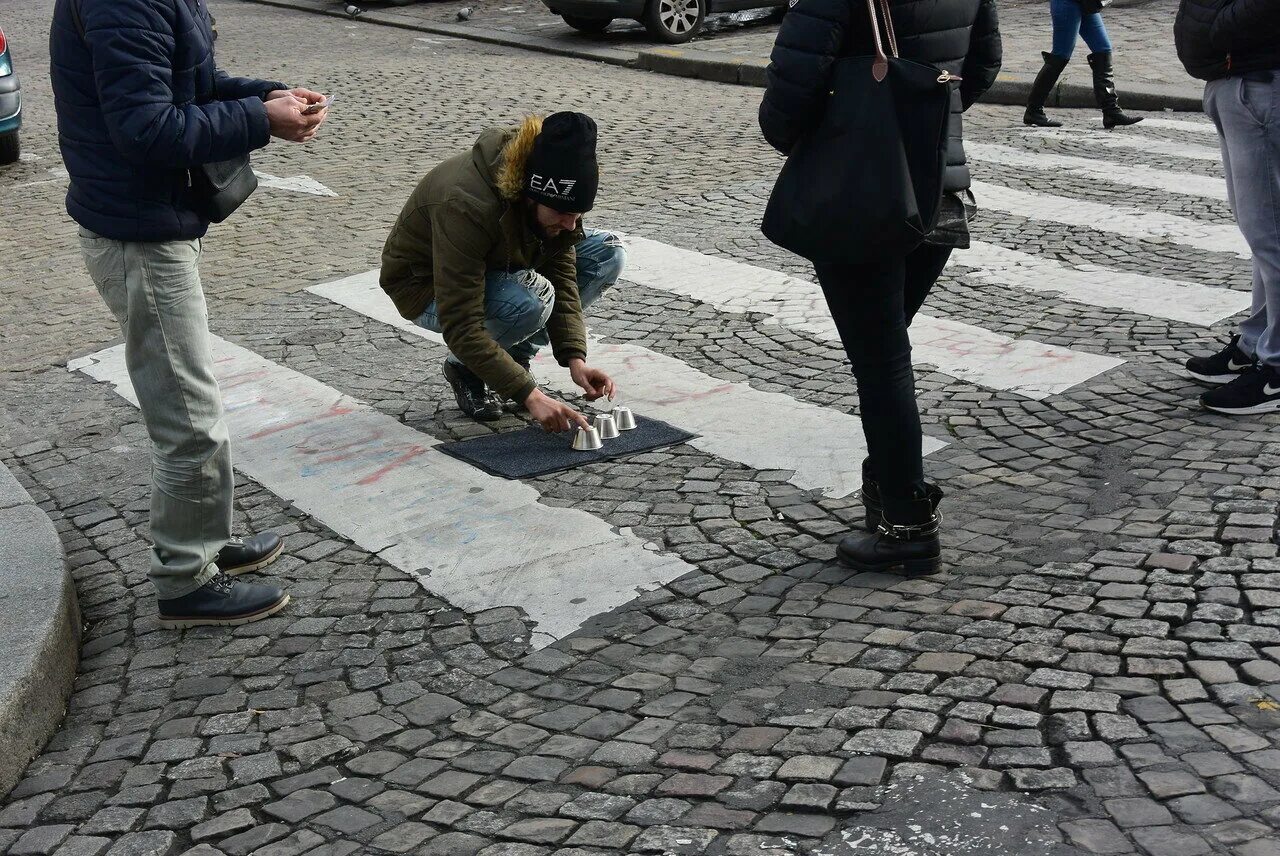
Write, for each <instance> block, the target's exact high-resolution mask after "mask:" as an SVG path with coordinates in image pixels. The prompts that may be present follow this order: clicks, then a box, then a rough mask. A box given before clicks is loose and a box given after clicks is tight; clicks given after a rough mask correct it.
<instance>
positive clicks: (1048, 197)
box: [972, 181, 1250, 259]
mask: <svg viewBox="0 0 1280 856" xmlns="http://www.w3.org/2000/svg"><path fill="white" fill-rule="evenodd" d="M972 187H973V194H974V196H976V197H977V198H978V205H979V206H985V207H987V208H994V209H995V210H997V211H1004V212H1005V213H1007V214H1013V215H1014V216H1016V217H1025V218H1027V219H1028V220H1040V221H1042V222H1049V223H1061V224H1063V225H1066V226H1079V227H1082V228H1086V229H1092V230H1095V231H1099V232H1110V233H1112V234H1115V235H1123V236H1124V237H1126V238H1138V239H1144V240H1153V241H1169V242H1172V243H1175V244H1182V245H1184V246H1188V247H1195V248H1197V249H1200V250H1206V251H1208V252H1214V253H1234V254H1235V255H1236V256H1238V257H1239V258H1242V259H1247V258H1249V257H1250V253H1249V245H1248V243H1247V242H1246V241H1245V239H1244V236H1243V235H1241V234H1240V229H1239V228H1238V227H1237V226H1236V225H1235V224H1234V223H1208V222H1205V221H1202V220H1193V219H1191V218H1189V217H1178V216H1176V215H1173V214H1162V213H1160V212H1158V211H1143V210H1141V209H1138V208H1124V207H1122V206H1119V205H1108V204H1105V203H1102V202H1093V201H1091V200H1088V199H1073V198H1070V197H1066V196H1055V195H1053V194H1050V193H1028V192H1027V191H1025V190H1015V189H1014V188H1011V187H1004V186H1002V185H999V184H988V183H987V182H985V181H974V182H973V184H972Z"/></svg>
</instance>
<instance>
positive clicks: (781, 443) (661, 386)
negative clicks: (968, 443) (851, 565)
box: [308, 271, 946, 497]
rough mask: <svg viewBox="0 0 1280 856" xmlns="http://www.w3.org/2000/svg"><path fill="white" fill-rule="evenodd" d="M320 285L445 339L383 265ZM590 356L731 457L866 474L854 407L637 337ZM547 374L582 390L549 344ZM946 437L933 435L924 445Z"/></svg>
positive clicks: (541, 369) (633, 397)
mask: <svg viewBox="0 0 1280 856" xmlns="http://www.w3.org/2000/svg"><path fill="white" fill-rule="evenodd" d="M308 291H310V292H312V293H313V294H315V295H317V296H319V297H323V298H325V299H327V300H332V301H333V302H335V303H340V304H342V305H343V306H346V307H347V308H349V309H352V310H355V311H356V312H359V313H360V314H362V315H365V316H367V317H370V318H373V319H375V320H378V321H381V322H383V323H386V324H391V325H393V326H396V327H398V328H400V329H402V330H405V331H407V332H410V333H413V334H414V335H417V336H421V337H422V338H424V339H429V340H431V341H435V342H441V343H443V339H442V337H441V336H440V335H439V334H438V333H432V332H430V331H429V330H424V329H422V328H421V327H418V326H417V325H416V324H413V323H411V322H409V321H406V320H405V319H403V318H401V317H400V316H399V314H397V312H396V310H395V307H394V306H393V305H392V303H391V301H390V300H389V299H388V298H387V296H386V295H385V294H384V293H383V291H382V289H381V288H379V287H378V278H377V271H370V272H368V273H363V274H358V275H356V276H352V277H347V278H345V279H341V280H337V281H336V282H330V283H325V284H323V285H317V286H313V287H312V288H310V289H308ZM591 364H592V365H593V366H596V367H598V368H602V369H604V370H605V371H607V372H609V374H610V375H612V376H613V378H614V380H616V381H617V382H618V384H619V387H620V390H621V397H620V399H619V400H620V401H621V402H622V403H625V404H627V405H629V406H630V407H631V408H632V409H633V410H635V411H636V412H637V413H640V414H643V415H645V416H650V417H653V418H655V419H661V420H663V421H664V422H670V423H671V424H673V425H676V426H678V427H680V428H684V429H685V430H687V431H692V432H695V433H697V434H699V435H700V436H698V437H696V438H695V439H693V440H690V441H689V444H690V445H692V446H694V447H695V448H698V449H701V450H703V451H704V452H708V453H710V454H713V455H717V456H719V457H721V458H724V459H725V460H729V461H736V462H738V463H742V464H746V465H747V466H750V467H752V468H753V469H757V470H793V471H794V475H793V476H792V477H791V483H792V484H794V485H796V486H797V487H801V488H804V489H806V490H808V489H815V488H816V489H821V490H824V491H826V492H827V494H828V495H830V496H834V497H841V496H847V495H849V494H850V493H852V492H853V491H854V490H856V489H857V488H858V486H859V484H860V483H861V475H860V473H859V472H858V468H857V466H856V464H857V462H858V461H860V460H861V458H862V457H863V455H865V454H866V442H865V440H864V439H863V436H862V427H861V423H860V422H859V420H858V418H857V417H856V416H851V415H849V414H847V413H842V412H840V411H838V410H832V409H829V408H824V407H820V406H818V405H815V404H809V403H807V402H803V401H798V400H796V399H794V398H791V397H790V396H787V395H783V394H781V393H776V392H762V391H760V390H757V389H754V388H752V387H751V386H750V385H749V384H745V383H733V382H727V381H724V380H720V379H719V378H715V377H712V376H711V375H708V374H706V373H705V372H702V371H699V370H698V369H695V368H693V367H692V366H690V365H688V364H686V363H684V362H683V361H681V360H678V359H675V358H673V357H669V356H666V355H665V354H660V353H657V352H656V351H652V350H650V349H648V348H643V347H640V346H638V345H630V344H622V343H613V342H604V341H600V340H593V342H592V344H591ZM533 368H534V373H535V374H536V375H537V377H538V380H539V382H540V383H541V384H542V385H543V386H545V387H548V388H551V389H554V390H556V391H558V392H561V393H563V394H566V395H574V396H576V395H578V394H579V393H580V392H581V391H580V390H579V389H578V388H577V387H576V386H574V384H573V382H572V381H571V380H570V379H569V377H568V375H567V373H566V372H565V371H564V369H562V368H560V367H559V366H557V365H556V364H555V362H554V361H553V360H552V359H551V358H550V356H549V355H547V354H545V353H544V354H541V355H539V358H538V359H537V360H536V361H535V362H534V366H533ZM944 445H946V444H945V443H943V442H941V441H940V440H936V439H934V438H932V437H926V438H925V444H924V449H925V454H929V453H931V452H934V451H936V450H938V449H940V448H942V447H943V446H944Z"/></svg>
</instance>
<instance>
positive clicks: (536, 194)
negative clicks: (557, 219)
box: [524, 113, 600, 214]
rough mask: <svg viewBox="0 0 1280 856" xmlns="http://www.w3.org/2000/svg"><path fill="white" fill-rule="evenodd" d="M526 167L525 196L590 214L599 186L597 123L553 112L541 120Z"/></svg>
mask: <svg viewBox="0 0 1280 856" xmlns="http://www.w3.org/2000/svg"><path fill="white" fill-rule="evenodd" d="M525 168H526V170H527V171H528V175H527V176H526V178H525V186H524V194H525V196H527V197H529V198H530V199H532V200H533V201H535V202H541V203H542V204H543V205H546V206H547V207H548V208H554V209H555V210H557V211H562V212H564V213H573V214H582V213H585V212H587V211H590V210H591V207H592V206H593V205H595V203H596V188H597V187H598V186H599V184H600V167H599V165H598V164H597V163H596V123H595V122H593V121H592V120H591V117H590V116H587V115H586V114H584V113H552V114H551V115H550V116H548V117H547V118H546V119H544V120H542V131H541V132H540V133H539V134H538V136H537V137H535V138H534V141H533V151H532V152H530V154H529V163H528V165H527V166H526V167H525Z"/></svg>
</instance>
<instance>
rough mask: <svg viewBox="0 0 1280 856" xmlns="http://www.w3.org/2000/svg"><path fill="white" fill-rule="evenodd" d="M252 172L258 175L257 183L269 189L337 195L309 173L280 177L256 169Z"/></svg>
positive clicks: (313, 194) (318, 194)
mask: <svg viewBox="0 0 1280 856" xmlns="http://www.w3.org/2000/svg"><path fill="white" fill-rule="evenodd" d="M253 174H254V175H256V176H257V177H258V184H259V185H260V186H262V187H266V188H269V189H271V190H287V191H289V192H291V193H308V194H310V195H312V196H337V195H338V194H336V193H334V192H333V191H332V190H330V189H329V188H327V187H325V186H324V185H323V184H321V183H320V182H318V181H316V180H315V179H314V178H312V177H311V176H309V175H294V176H290V177H288V178H281V177H280V176H277V175H271V174H269V173H265V172H258V171H257V170H256V169H255V170H254V171H253Z"/></svg>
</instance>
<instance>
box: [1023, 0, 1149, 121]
mask: <svg viewBox="0 0 1280 856" xmlns="http://www.w3.org/2000/svg"><path fill="white" fill-rule="evenodd" d="M1102 7H1103V2H1102V0H1049V16H1050V18H1052V20H1053V49H1052V50H1050V51H1049V52H1048V53H1044V54H1042V56H1043V57H1044V66H1043V67H1042V68H1041V69H1040V73H1039V74H1037V75H1036V79H1035V82H1034V83H1032V84H1031V96H1030V97H1029V98H1028V99H1027V111H1026V113H1024V114H1023V116H1022V123H1023V124H1024V125H1034V126H1038V127H1041V128H1060V127H1062V123H1061V122H1058V121H1056V120H1054V119H1050V118H1049V117H1048V116H1047V115H1045V112H1044V104H1045V101H1046V100H1047V99H1048V98H1049V93H1050V92H1052V91H1053V87H1054V86H1056V85H1057V84H1058V78H1059V77H1060V76H1061V75H1062V70H1063V69H1065V68H1066V67H1067V62H1068V61H1069V60H1070V59H1071V54H1072V53H1073V52H1074V51H1075V46H1076V38H1077V37H1078V38H1082V39H1084V43H1085V44H1086V45H1088V46H1089V50H1090V51H1091V53H1090V54H1089V68H1090V69H1092V70H1093V98H1094V100H1095V101H1096V102H1097V104H1098V109H1099V110H1101V111H1102V124H1103V126H1104V127H1106V128H1117V127H1121V126H1123V125H1133V124H1136V123H1138V122H1141V121H1142V117H1141V116H1129V115H1127V114H1126V113H1125V112H1124V111H1123V110H1121V109H1120V96H1119V95H1118V94H1117V93H1116V78H1115V72H1114V71H1113V70H1112V67H1111V39H1109V38H1108V37H1107V27H1106V24H1104V23H1103V22H1102Z"/></svg>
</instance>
